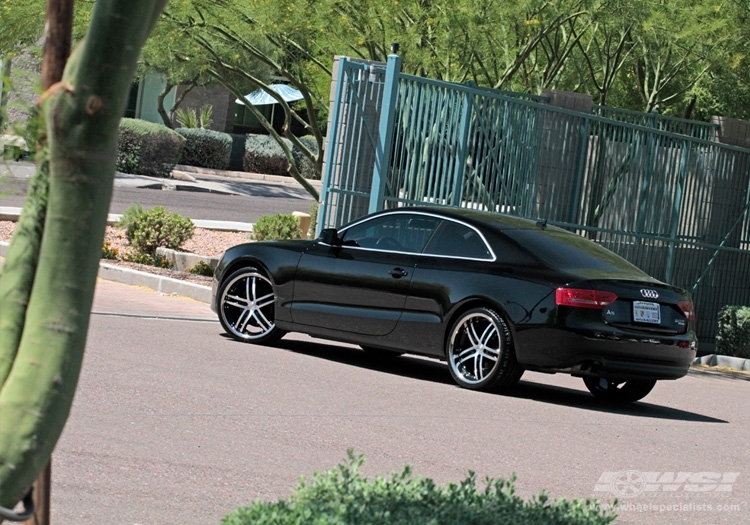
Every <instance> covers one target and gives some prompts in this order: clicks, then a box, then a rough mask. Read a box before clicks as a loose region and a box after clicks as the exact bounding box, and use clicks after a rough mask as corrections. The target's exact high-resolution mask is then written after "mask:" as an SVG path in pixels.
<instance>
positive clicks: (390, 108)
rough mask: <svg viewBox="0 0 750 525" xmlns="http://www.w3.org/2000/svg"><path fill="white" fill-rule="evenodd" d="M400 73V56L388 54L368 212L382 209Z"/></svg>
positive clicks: (389, 162)
mask: <svg viewBox="0 0 750 525" xmlns="http://www.w3.org/2000/svg"><path fill="white" fill-rule="evenodd" d="M400 73H401V57H400V56H398V55H395V54H391V55H388V61H387V63H386V67H385V81H384V85H383V104H382V106H381V108H380V124H379V126H378V144H377V147H376V149H375V166H374V169H373V173H372V190H371V192H370V208H369V212H370V213H374V212H376V211H379V210H382V209H383V203H384V201H385V186H386V182H387V181H388V174H389V171H390V165H391V151H392V150H393V144H392V142H393V124H394V121H395V119H396V102H397V100H398V81H399V75H400Z"/></svg>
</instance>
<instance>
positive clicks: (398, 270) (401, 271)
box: [388, 268, 409, 279]
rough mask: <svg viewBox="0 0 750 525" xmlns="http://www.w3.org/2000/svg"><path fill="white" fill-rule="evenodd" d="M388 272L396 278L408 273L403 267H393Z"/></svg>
mask: <svg viewBox="0 0 750 525" xmlns="http://www.w3.org/2000/svg"><path fill="white" fill-rule="evenodd" d="M388 273H389V274H391V276H393V277H395V278H396V279H401V278H402V277H406V276H407V275H409V274H408V273H407V272H406V270H404V269H403V268H394V269H393V270H391V271H390V272H388Z"/></svg>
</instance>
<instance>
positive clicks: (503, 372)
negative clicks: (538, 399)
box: [445, 307, 523, 392]
mask: <svg viewBox="0 0 750 525" xmlns="http://www.w3.org/2000/svg"><path fill="white" fill-rule="evenodd" d="M445 354H446V357H447V359H448V369H449V370H450V373H451V376H453V379H454V381H456V383H458V385H459V386H461V387H463V388H469V389H472V390H483V391H494V392H499V391H501V390H505V389H507V388H509V387H511V386H513V385H514V384H516V383H517V382H518V380H519V379H520V378H521V374H523V368H521V366H520V365H519V364H518V361H516V354H515V352H514V350H513V344H512V340H511V334H510V330H509V329H508V325H507V324H506V323H505V321H504V320H503V318H502V317H500V316H499V315H498V314H496V313H495V312H494V311H493V310H491V309H489V308H484V307H482V308H473V309H471V310H468V311H466V312H464V313H463V314H461V315H460V316H459V318H458V319H457V320H456V322H455V323H453V327H452V328H451V330H450V332H448V340H447V341H446V351H445Z"/></svg>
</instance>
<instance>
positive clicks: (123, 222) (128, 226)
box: [115, 202, 143, 238]
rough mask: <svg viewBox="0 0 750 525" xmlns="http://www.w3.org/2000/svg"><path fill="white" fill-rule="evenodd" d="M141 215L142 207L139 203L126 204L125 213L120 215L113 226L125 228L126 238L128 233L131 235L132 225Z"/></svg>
mask: <svg viewBox="0 0 750 525" xmlns="http://www.w3.org/2000/svg"><path fill="white" fill-rule="evenodd" d="M141 215H143V207H141V205H140V204H139V203H137V202H134V203H133V204H131V205H130V206H128V209H127V210H125V213H123V214H122V215H120V219H119V220H118V221H117V224H115V226H117V227H118V228H122V229H123V230H125V236H126V238H127V237H128V235H132V228H133V225H134V224H135V222H136V220H137V219H138V217H140V216H141ZM128 232H130V233H128Z"/></svg>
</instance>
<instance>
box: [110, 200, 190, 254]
mask: <svg viewBox="0 0 750 525" xmlns="http://www.w3.org/2000/svg"><path fill="white" fill-rule="evenodd" d="M194 231H195V226H194V225H193V221H191V220H190V219H189V218H187V217H183V216H182V215H180V214H178V213H169V212H167V211H166V210H165V209H164V207H162V206H156V207H155V208H152V209H150V210H148V211H143V212H141V213H140V214H138V215H137V216H136V217H135V219H133V220H132V222H131V224H130V225H129V227H128V228H127V229H126V230H125V238H126V239H127V240H128V242H129V243H130V245H131V246H132V247H133V248H134V249H135V250H136V251H138V252H140V253H144V254H147V255H150V256H153V255H154V254H155V253H156V249H157V248H158V247H159V246H164V247H166V248H171V249H173V250H175V249H177V248H179V247H180V246H182V243H184V242H185V241H187V240H188V239H190V238H191V237H192V236H193V232H194Z"/></svg>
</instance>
